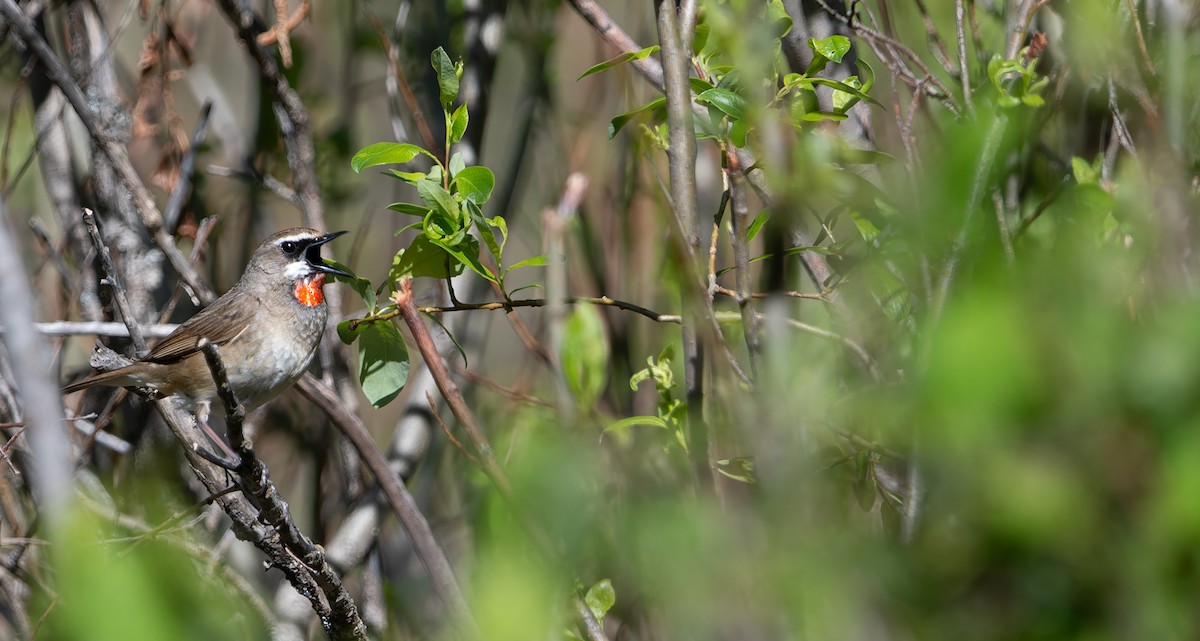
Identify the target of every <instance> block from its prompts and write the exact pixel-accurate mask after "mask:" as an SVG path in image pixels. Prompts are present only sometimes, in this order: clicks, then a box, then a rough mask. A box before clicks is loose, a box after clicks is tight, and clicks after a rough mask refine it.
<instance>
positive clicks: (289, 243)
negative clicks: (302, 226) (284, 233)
mask: <svg viewBox="0 0 1200 641" xmlns="http://www.w3.org/2000/svg"><path fill="white" fill-rule="evenodd" d="M279 247H280V249H282V250H283V252H284V253H285V254H294V253H296V249H297V248H299V245H297V244H296V241H294V240H285V241H283V242H282V243H280V244H279Z"/></svg>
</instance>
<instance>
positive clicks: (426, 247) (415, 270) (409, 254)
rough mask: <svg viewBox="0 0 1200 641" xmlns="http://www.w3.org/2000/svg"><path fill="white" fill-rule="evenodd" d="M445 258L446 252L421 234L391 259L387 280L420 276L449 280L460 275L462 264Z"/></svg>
mask: <svg viewBox="0 0 1200 641" xmlns="http://www.w3.org/2000/svg"><path fill="white" fill-rule="evenodd" d="M447 258H448V256H447V254H446V250H444V249H442V248H441V247H439V246H437V245H435V244H433V241H431V240H429V237H428V236H426V235H424V234H421V235H420V236H417V237H416V238H414V239H413V241H412V242H411V243H409V245H408V247H407V248H406V249H401V250H400V251H398V252H396V256H395V257H394V258H392V268H391V269H390V270H389V271H388V280H390V281H396V280H399V279H401V278H419V277H422V276H424V277H427V278H450V277H451V276H457V275H459V274H461V273H462V271H463V268H464V266H463V264H462V263H459V262H457V261H452V260H447ZM447 267H448V268H449V270H447Z"/></svg>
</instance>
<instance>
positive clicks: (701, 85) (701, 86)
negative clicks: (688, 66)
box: [688, 78, 713, 94]
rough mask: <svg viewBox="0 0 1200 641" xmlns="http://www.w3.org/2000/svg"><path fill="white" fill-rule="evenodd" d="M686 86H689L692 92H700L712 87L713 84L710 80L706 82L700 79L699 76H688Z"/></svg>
mask: <svg viewBox="0 0 1200 641" xmlns="http://www.w3.org/2000/svg"><path fill="white" fill-rule="evenodd" d="M688 86H689V87H690V88H691V90H692V93H694V94H701V93H704V92H705V91H708V90H709V89H712V88H713V84H712V83H711V82H708V81H707V80H701V79H700V78H688Z"/></svg>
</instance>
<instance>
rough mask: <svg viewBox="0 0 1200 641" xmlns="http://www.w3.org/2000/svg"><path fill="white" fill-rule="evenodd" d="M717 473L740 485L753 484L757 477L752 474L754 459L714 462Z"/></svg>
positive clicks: (742, 457) (742, 458)
mask: <svg viewBox="0 0 1200 641" xmlns="http://www.w3.org/2000/svg"><path fill="white" fill-rule="evenodd" d="M716 463H717V472H718V473H720V474H721V475H722V476H725V477H728V478H731V479H733V480H735V481H741V482H742V483H750V484H754V483H757V482H758V477H757V476H756V475H755V474H754V459H752V458H750V457H746V456H739V457H736V458H728V459H721V460H718V461H716Z"/></svg>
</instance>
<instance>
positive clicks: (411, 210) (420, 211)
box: [387, 203, 430, 218]
mask: <svg viewBox="0 0 1200 641" xmlns="http://www.w3.org/2000/svg"><path fill="white" fill-rule="evenodd" d="M387 208H388V209H390V210H392V211H398V212H400V213H402V214H408V215H410V216H420V217H421V218H424V217H426V216H428V215H429V211H430V209H429V208H428V207H422V206H420V205H414V204H412V203H392V204H390V205H388V206H387Z"/></svg>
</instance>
